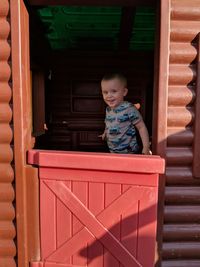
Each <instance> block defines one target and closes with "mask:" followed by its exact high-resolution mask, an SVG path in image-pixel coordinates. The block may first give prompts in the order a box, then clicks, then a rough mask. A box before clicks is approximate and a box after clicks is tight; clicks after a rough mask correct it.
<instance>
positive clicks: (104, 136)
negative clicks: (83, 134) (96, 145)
mask: <svg viewBox="0 0 200 267" xmlns="http://www.w3.org/2000/svg"><path fill="white" fill-rule="evenodd" d="M98 137H101V139H102V140H105V139H106V133H105V132H104V133H103V134H100V135H98Z"/></svg>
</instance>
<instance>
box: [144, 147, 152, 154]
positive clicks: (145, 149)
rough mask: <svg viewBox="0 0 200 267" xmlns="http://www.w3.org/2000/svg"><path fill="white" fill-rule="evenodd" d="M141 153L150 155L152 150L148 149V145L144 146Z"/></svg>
mask: <svg viewBox="0 0 200 267" xmlns="http://www.w3.org/2000/svg"><path fill="white" fill-rule="evenodd" d="M142 154H143V155H152V152H151V150H150V149H149V147H144V148H143V149H142Z"/></svg>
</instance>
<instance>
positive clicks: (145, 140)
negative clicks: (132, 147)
mask: <svg viewBox="0 0 200 267" xmlns="http://www.w3.org/2000/svg"><path fill="white" fill-rule="evenodd" d="M135 127H136V128H137V129H138V131H139V134H140V137H141V140H142V145H143V148H142V154H145V155H150V154H151V151H150V149H149V134H148V131H147V128H146V125H145V124H144V121H143V120H140V121H139V122H137V123H136V124H135Z"/></svg>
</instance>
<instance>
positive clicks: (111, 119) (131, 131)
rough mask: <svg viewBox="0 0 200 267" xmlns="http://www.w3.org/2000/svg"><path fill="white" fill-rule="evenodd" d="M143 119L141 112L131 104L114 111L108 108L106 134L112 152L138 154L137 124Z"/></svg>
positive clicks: (121, 105)
mask: <svg viewBox="0 0 200 267" xmlns="http://www.w3.org/2000/svg"><path fill="white" fill-rule="evenodd" d="M141 119H142V117H141V115H140V113H139V111H138V110H137V109H136V108H135V107H134V105H133V104H131V103H129V102H126V101H124V102H122V103H121V104H120V105H119V106H117V107H116V108H114V109H111V108H110V107H107V108H106V118H105V125H106V127H105V132H106V140H107V144H108V147H109V150H110V152H112V153H138V152H139V149H140V148H139V144H138V141H137V136H136V129H135V126H134V125H135V124H136V123H138V122H139V121H140V120H141Z"/></svg>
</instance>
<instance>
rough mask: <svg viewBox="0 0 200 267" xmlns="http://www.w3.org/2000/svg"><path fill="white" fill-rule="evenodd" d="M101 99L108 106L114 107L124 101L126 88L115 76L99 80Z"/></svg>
mask: <svg viewBox="0 0 200 267" xmlns="http://www.w3.org/2000/svg"><path fill="white" fill-rule="evenodd" d="M101 90H102V95H103V99H104V101H105V102H106V104H107V105H108V106H109V107H110V108H115V107H117V106H118V105H119V104H121V103H122V102H123V101H124V97H125V96H126V95H127V93H128V89H127V88H125V87H124V84H123V82H122V81H120V80H119V79H117V78H115V79H112V80H108V81H104V80H103V81H102V82H101Z"/></svg>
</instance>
